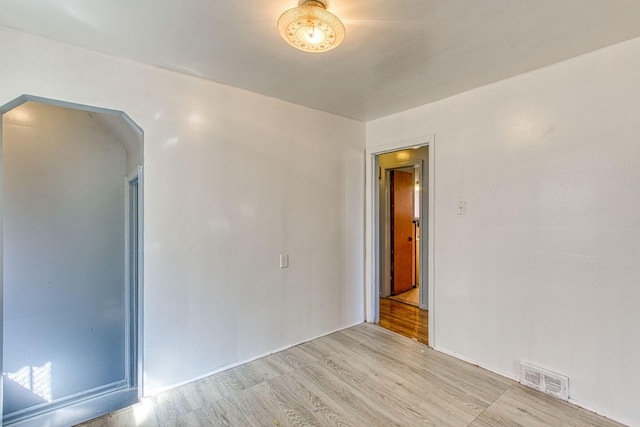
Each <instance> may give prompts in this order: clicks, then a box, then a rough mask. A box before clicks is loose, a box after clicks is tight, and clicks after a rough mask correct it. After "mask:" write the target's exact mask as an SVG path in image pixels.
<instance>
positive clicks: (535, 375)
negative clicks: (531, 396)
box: [520, 362, 569, 400]
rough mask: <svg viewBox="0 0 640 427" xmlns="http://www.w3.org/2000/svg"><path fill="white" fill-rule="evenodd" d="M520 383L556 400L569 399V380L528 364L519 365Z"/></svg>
mask: <svg viewBox="0 0 640 427" xmlns="http://www.w3.org/2000/svg"><path fill="white" fill-rule="evenodd" d="M520 383H521V384H523V385H526V386H527V387H531V388H533V389H536V390H538V391H541V392H543V393H546V394H548V395H550V396H553V397H557V398H558V399H562V400H568V399H569V378H568V377H565V376H564V375H560V374H557V373H555V372H551V371H547V370H546V369H542V368H538V367H537V366H533V365H529V364H528V363H522V362H521V363H520Z"/></svg>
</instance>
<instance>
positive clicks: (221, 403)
mask: <svg viewBox="0 0 640 427" xmlns="http://www.w3.org/2000/svg"><path fill="white" fill-rule="evenodd" d="M197 419H198V421H199V424H200V425H203V426H206V425H214V426H225V427H231V426H240V425H249V423H248V420H247V419H246V418H245V417H244V415H243V412H242V410H241V409H240V405H239V404H238V402H237V400H236V399H235V398H234V397H226V398H224V399H219V400H217V401H215V402H213V403H209V404H207V405H205V406H203V407H202V408H200V410H199V411H197Z"/></svg>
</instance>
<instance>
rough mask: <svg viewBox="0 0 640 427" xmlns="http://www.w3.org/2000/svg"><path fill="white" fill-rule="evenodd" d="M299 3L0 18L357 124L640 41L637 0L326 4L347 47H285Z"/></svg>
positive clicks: (119, 0) (201, 2) (19, 8)
mask: <svg viewBox="0 0 640 427" xmlns="http://www.w3.org/2000/svg"><path fill="white" fill-rule="evenodd" d="M296 5H297V1H296V0H270V1H264V0H185V1H176V0H109V1H104V0H3V1H2V12H1V13H0V25H4V26H7V27H11V28H15V29H18V30H23V31H26V32H30V33H34V34H38V35H41V36H44V37H48V38H51V39H55V40H59V41H63V42H66V43H70V44H73V45H77V46H82V47H86V48H89V49H92V50H95V51H99V52H104V53H109V54H114V55H117V56H121V57H125V58H130V59H133V60H137V61H141V62H145V63H149V64H154V65H157V66H161V67H165V68H169V69H172V70H176V71H179V72H182V73H187V74H191V75H195V76H200V77H203V78H206V79H210V80H214V81H217V82H221V83H225V84H228V85H231V86H236V87H240V88H244V89H248V90H250V91H254V92H258V93H262V94H265V95H268V96H272V97H275V98H280V99H284V100H288V101H291V102H293V103H296V104H301V105H306V106H309V107H312V108H316V109H319V110H323V111H327V112H331V113H335V114H339V115H342V116H346V117H351V118H355V119H358V120H363V121H366V120H371V119H375V118H378V117H382V116H386V115H389V114H393V113H396V112H399V111H403V110H406V109H408V108H412V107H415V106H418V105H422V104H426V103H429V102H432V101H435V100H438V99H441V98H444V97H447V96H451V95H453V94H456V93H460V92H463V91H465V90H468V89H471V88H474V87H478V86H481V85H484V84H487V83H490V82H493V81H497V80H500V79H503V78H506V77H509V76H513V75H516V74H519V73H523V72H526V71H529V70H532V69H535V68H539V67H543V66H545V65H548V64H552V63H554V62H558V61H561V60H563V59H567V58H571V57H573V56H576V55H579V54H582V53H585V52H589V51H592V50H595V49H598V48H601V47H605V46H608V45H611V44H614V43H618V42H621V41H624V40H628V39H631V38H635V37H640V1H638V0H329V4H328V9H329V10H330V11H332V12H333V13H334V14H336V15H338V16H339V17H340V18H341V19H342V20H343V22H344V23H345V27H346V31H347V35H346V38H345V41H344V43H343V44H342V45H341V46H339V47H338V48H336V49H335V50H333V51H330V52H327V53H324V54H310V53H305V52H301V51H298V50H296V49H294V48H292V47H290V46H289V45H287V44H286V43H285V42H284V41H283V40H282V39H281V38H280V36H279V34H278V32H277V30H276V21H277V19H278V17H279V16H280V14H282V13H283V12H284V11H285V10H287V9H289V8H291V7H295V6H296Z"/></svg>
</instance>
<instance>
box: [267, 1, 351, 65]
mask: <svg viewBox="0 0 640 427" xmlns="http://www.w3.org/2000/svg"><path fill="white" fill-rule="evenodd" d="M278 31H279V32H280V35H281V36H282V38H283V39H284V40H285V41H286V42H287V43H289V44H290V45H291V46H293V47H295V48H298V49H300V50H304V51H305V52H326V51H328V50H331V49H333V48H335V47H337V46H338V45H339V44H340V43H342V40H344V25H343V24H342V22H341V21H340V19H338V17H337V16H335V15H334V14H333V13H331V12H329V11H328V10H327V9H326V4H325V3H324V1H314V0H301V1H300V3H299V6H298V7H294V8H293V9H289V10H287V11H286V12H285V13H283V14H282V16H280V19H278Z"/></svg>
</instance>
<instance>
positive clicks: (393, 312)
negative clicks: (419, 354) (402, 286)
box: [378, 298, 429, 344]
mask: <svg viewBox="0 0 640 427" xmlns="http://www.w3.org/2000/svg"><path fill="white" fill-rule="evenodd" d="M428 314H429V312H428V311H427V310H420V309H419V308H418V307H414V306H411V305H408V304H404V303H401V302H398V301H394V300H392V299H389V298H380V322H379V323H378V324H379V325H380V326H382V327H383V328H385V329H389V330H390V331H393V332H397V333H399V334H400V335H404V336H405V337H407V338H411V339H414V340H416V341H420V342H421V343H424V344H429V320H428Z"/></svg>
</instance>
